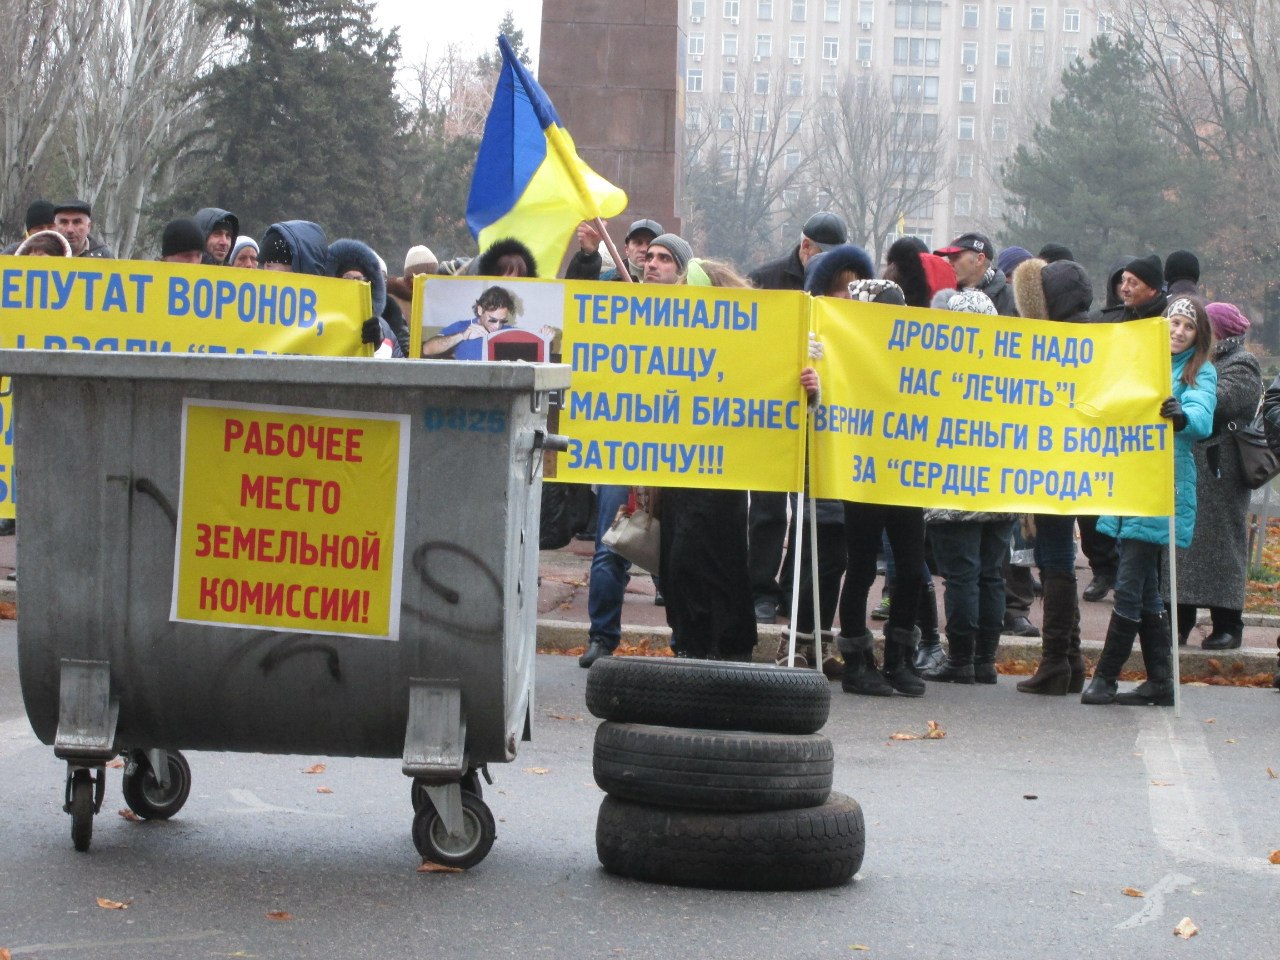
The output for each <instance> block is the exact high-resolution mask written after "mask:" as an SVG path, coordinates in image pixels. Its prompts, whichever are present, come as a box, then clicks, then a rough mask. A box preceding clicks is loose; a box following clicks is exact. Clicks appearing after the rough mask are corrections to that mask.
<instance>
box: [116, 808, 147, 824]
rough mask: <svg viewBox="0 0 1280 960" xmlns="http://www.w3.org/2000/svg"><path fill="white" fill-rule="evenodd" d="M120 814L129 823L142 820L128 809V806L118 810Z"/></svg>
mask: <svg viewBox="0 0 1280 960" xmlns="http://www.w3.org/2000/svg"><path fill="white" fill-rule="evenodd" d="M120 816H122V817H124V819H126V820H128V821H129V822H130V823H141V822H142V818H141V817H140V816H138V815H137V814H136V813H134V812H133V811H132V810H130V809H129V808H128V807H125V808H124V809H123V810H121V811H120Z"/></svg>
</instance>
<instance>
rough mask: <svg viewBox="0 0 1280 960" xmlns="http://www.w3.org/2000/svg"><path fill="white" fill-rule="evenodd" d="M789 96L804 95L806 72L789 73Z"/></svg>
mask: <svg viewBox="0 0 1280 960" xmlns="http://www.w3.org/2000/svg"><path fill="white" fill-rule="evenodd" d="M787 96H788V97H803V96H804V74H802V73H788V74H787Z"/></svg>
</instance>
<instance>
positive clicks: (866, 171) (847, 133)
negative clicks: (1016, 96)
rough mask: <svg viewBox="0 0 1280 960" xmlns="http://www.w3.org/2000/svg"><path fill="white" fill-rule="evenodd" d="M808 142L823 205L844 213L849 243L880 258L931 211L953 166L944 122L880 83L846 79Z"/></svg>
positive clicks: (908, 96)
mask: <svg viewBox="0 0 1280 960" xmlns="http://www.w3.org/2000/svg"><path fill="white" fill-rule="evenodd" d="M817 121H818V122H817V124H816V125H814V126H813V128H812V130H811V132H810V136H809V148H808V152H809V154H810V156H811V157H812V158H813V162H812V166H811V168H810V171H809V175H810V179H811V181H812V183H813V185H814V188H815V192H816V194H817V196H818V197H819V198H829V199H830V203H829V204H825V205H828V206H830V207H833V208H834V209H835V210H837V211H838V212H840V213H842V214H843V215H844V216H845V218H846V220H847V221H848V224H849V240H850V242H852V243H859V244H861V245H862V246H865V247H867V249H868V251H874V257H875V260H876V262H877V263H878V262H879V261H880V259H881V257H882V255H883V253H884V247H885V241H886V239H887V237H888V236H889V235H890V234H891V233H898V232H900V231H899V229H898V227H899V224H901V223H903V221H905V220H906V219H907V218H910V217H911V216H913V214H915V213H917V212H919V211H923V210H926V209H929V208H930V207H931V205H932V203H933V201H934V198H935V197H937V195H938V192H939V190H940V189H941V188H942V184H943V181H944V174H945V170H946V166H947V155H946V148H945V147H944V145H943V144H944V141H943V137H942V130H941V127H942V125H943V122H944V117H943V116H942V115H940V114H938V113H934V112H927V111H925V110H924V109H923V104H922V103H921V102H920V100H919V99H918V98H917V97H916V96H914V95H913V93H912V91H911V90H910V89H908V90H907V91H904V92H900V93H898V95H896V96H894V95H891V94H890V93H889V92H888V91H885V90H884V89H883V86H882V85H881V84H879V83H878V82H877V81H875V80H869V79H864V80H863V81H862V82H859V81H855V80H853V79H848V80H846V81H845V83H844V84H843V86H842V87H841V89H840V94H839V95H838V96H835V97H826V98H824V99H823V100H822V107H821V108H820V111H819V113H818V116H817Z"/></svg>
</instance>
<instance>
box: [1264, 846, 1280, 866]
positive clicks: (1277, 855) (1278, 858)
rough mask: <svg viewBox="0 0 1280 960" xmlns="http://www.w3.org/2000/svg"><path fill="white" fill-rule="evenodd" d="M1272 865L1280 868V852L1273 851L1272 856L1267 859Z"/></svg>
mask: <svg viewBox="0 0 1280 960" xmlns="http://www.w3.org/2000/svg"><path fill="white" fill-rule="evenodd" d="M1267 859H1268V860H1270V861H1271V862H1272V863H1274V864H1276V865H1277V866H1280V850H1272V851H1271V856H1269V857H1267Z"/></svg>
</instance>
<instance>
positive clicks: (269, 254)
mask: <svg viewBox="0 0 1280 960" xmlns="http://www.w3.org/2000/svg"><path fill="white" fill-rule="evenodd" d="M258 260H259V261H260V262H262V263H286V264H288V265H289V266H293V250H292V249H291V248H290V247H289V241H288V240H286V239H285V238H284V234H283V233H281V232H280V231H279V230H268V231H267V235H266V236H264V237H263V238H262V243H261V245H260V246H259V248H258Z"/></svg>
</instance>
